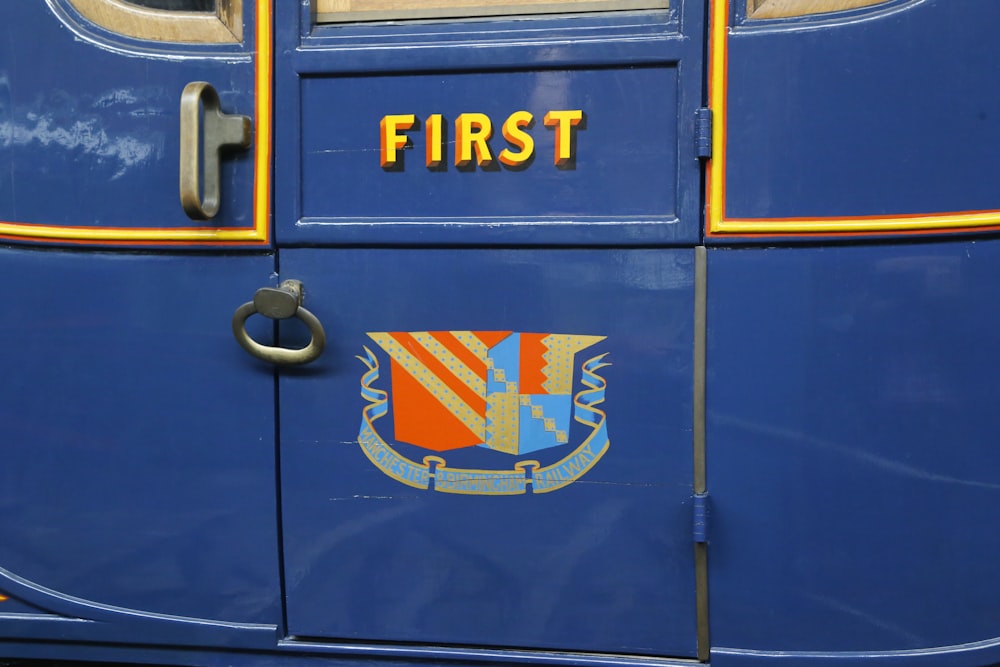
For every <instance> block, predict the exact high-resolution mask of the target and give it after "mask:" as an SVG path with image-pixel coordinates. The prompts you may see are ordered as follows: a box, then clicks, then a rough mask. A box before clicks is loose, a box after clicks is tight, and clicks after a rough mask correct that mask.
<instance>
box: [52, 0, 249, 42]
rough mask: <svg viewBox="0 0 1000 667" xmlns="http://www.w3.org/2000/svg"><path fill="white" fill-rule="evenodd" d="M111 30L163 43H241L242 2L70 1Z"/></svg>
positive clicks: (78, 9) (203, 0) (168, 0)
mask: <svg viewBox="0 0 1000 667" xmlns="http://www.w3.org/2000/svg"><path fill="white" fill-rule="evenodd" d="M69 1H70V3H71V4H72V5H73V6H74V7H75V8H76V10H77V11H78V12H80V13H81V14H82V15H83V16H84V17H85V18H86V19H87V20H89V21H91V22H93V23H96V24H97V25H100V26H102V27H104V28H107V29H108V30H112V31H114V32H117V33H119V34H122V35H127V36H129V37H136V38H138V39H150V40H155V41H160V42H200V43H211V42H222V43H224V42H242V41H243V0H69Z"/></svg>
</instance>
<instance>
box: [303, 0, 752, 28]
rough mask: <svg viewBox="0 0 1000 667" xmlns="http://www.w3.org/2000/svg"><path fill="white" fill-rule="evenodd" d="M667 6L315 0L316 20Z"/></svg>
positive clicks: (633, 1)
mask: <svg viewBox="0 0 1000 667" xmlns="http://www.w3.org/2000/svg"><path fill="white" fill-rule="evenodd" d="M751 1H752V0H751ZM669 6H670V2H669V0H316V20H317V22H319V23H343V22H346V21H388V20H395V19H427V18H458V17H467V16H509V15H512V14H553V13H562V12H595V11H612V10H629V9H667V8H668V7H669Z"/></svg>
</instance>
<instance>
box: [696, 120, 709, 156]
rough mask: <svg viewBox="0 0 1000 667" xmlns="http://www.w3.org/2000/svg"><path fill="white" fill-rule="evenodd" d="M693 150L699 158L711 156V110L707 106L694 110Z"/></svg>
mask: <svg viewBox="0 0 1000 667" xmlns="http://www.w3.org/2000/svg"><path fill="white" fill-rule="evenodd" d="M694 150H695V154H696V155H697V156H698V157H699V158H710V157H712V110H711V109H709V108H707V107H702V108H700V109H698V110H697V111H695V112H694Z"/></svg>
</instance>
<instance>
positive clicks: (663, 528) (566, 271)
mask: <svg viewBox="0 0 1000 667" xmlns="http://www.w3.org/2000/svg"><path fill="white" fill-rule="evenodd" d="M282 265H283V266H282V270H283V272H288V273H289V274H294V275H296V276H297V277H298V279H300V280H302V281H303V284H304V285H305V287H306V290H307V305H308V306H309V307H310V309H311V310H312V312H314V313H315V314H316V315H317V316H318V317H319V318H320V319H321V320H322V321H323V322H324V323H325V324H326V326H327V334H328V337H329V339H330V343H329V347H328V349H327V351H326V352H325V354H324V357H323V358H322V359H321V360H319V361H317V362H316V363H315V364H314V365H313V366H311V367H310V368H309V369H308V370H304V371H302V372H301V373H296V372H288V373H284V374H283V376H282V379H281V382H280V389H279V391H280V395H281V408H282V417H281V420H282V442H281V448H282V449H281V456H282V499H283V512H284V522H283V526H284V536H285V584H286V588H287V605H288V606H287V610H288V623H289V632H290V633H291V634H294V635H296V636H300V637H302V636H305V637H336V638H342V639H354V640H375V641H383V642H384V641H392V642H419V643H430V644H463V645H476V646H510V647H520V648H530V649H559V650H572V651H601V652H614V653H640V654H652V655H677V656H689V655H693V653H694V650H695V613H694V591H695V586H694V563H693V560H694V557H693V549H692V543H691V532H690V530H691V528H690V527H691V507H690V501H691V479H692V474H693V473H692V461H691V430H690V429H691V414H692V412H691V410H692V390H691V377H692V369H691V359H692V347H691V345H692V338H693V331H692V312H693V251H692V250H690V249H688V250H683V249H679V250H631V251H615V250H538V251H527V250H509V251H507V250H492V251H491V250H422V251H414V250H406V249H399V250H364V251H359V250H352V249H341V250H335V249H326V250H322V249H318V250H307V249H303V250H288V251H285V252H284V254H283V258H282ZM281 335H282V337H283V340H284V341H285V343H287V344H291V345H294V344H298V343H299V342H301V341H299V340H298V338H300V337H301V336H304V335H305V334H304V333H303V332H302V331H298V330H297V328H296V327H294V326H290V327H285V326H283V327H282V331H281Z"/></svg>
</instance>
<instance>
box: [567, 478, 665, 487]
mask: <svg viewBox="0 0 1000 667" xmlns="http://www.w3.org/2000/svg"><path fill="white" fill-rule="evenodd" d="M574 484H603V485H605V486H628V487H635V488H643V487H659V486H662V484H652V483H649V482H642V483H640V482H612V481H609V480H597V479H578V480H577V481H576V482H574Z"/></svg>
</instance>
